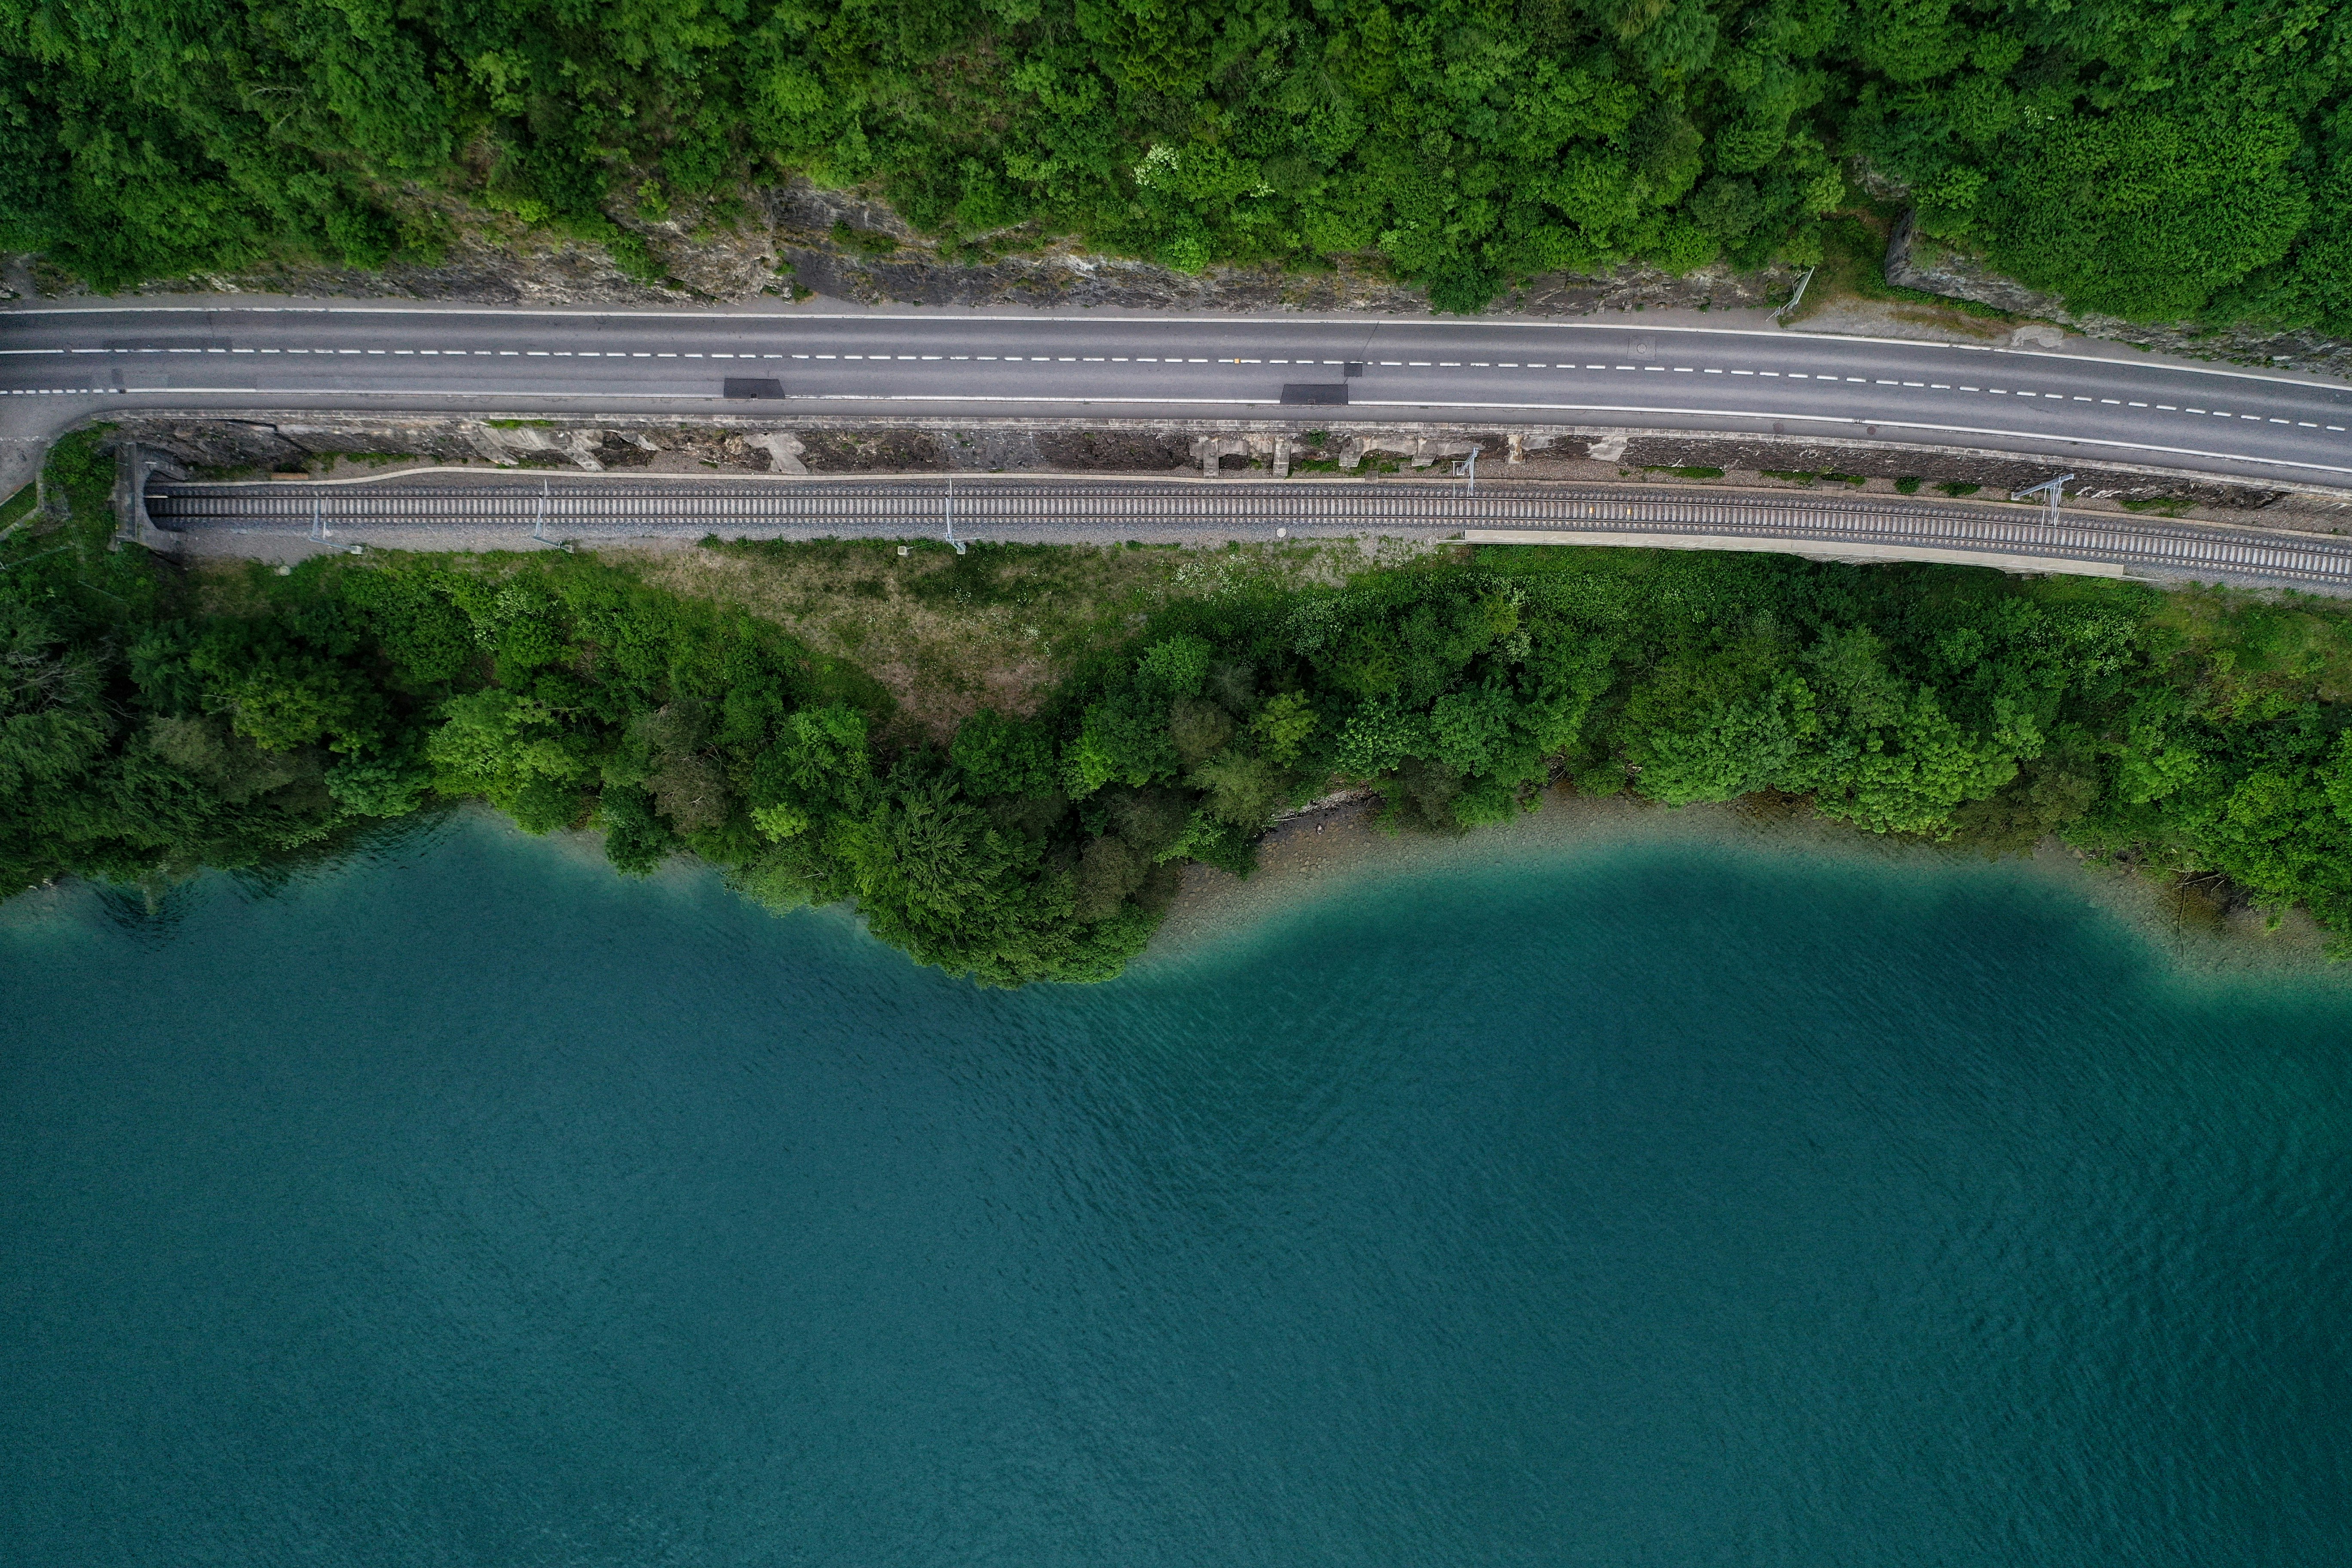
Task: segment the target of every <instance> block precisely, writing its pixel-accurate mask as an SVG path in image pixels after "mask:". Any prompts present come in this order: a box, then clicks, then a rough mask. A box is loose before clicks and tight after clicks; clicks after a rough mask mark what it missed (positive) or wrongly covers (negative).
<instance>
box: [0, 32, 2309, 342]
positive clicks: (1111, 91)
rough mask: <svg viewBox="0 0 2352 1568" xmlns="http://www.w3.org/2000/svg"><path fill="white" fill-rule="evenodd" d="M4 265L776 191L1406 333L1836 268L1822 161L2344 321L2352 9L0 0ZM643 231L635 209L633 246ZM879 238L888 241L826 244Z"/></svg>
mask: <svg viewBox="0 0 2352 1568" xmlns="http://www.w3.org/2000/svg"><path fill="white" fill-rule="evenodd" d="M0 20H4V21H5V26H0V58H5V59H6V61H7V68H6V69H5V70H0V246H6V247H18V248H25V249H32V250H37V251H41V252H45V253H46V254H47V257H48V258H50V260H51V261H52V262H53V263H54V264H55V265H57V266H58V267H61V268H66V269H67V270H68V271H70V272H72V273H76V274H79V276H81V277H83V278H85V279H89V281H90V282H92V283H93V284H95V285H97V286H99V287H100V288H106V287H112V286H115V285H119V284H122V283H126V282H130V281H133V280H136V279H142V278H150V277H157V276H162V275H165V274H178V273H187V272H191V271H212V270H218V269H222V268H236V267H240V266H246V265H250V264H253V263H256V262H260V261H264V260H268V259H272V258H322V259H325V260H329V261H333V262H340V263H345V264H349V265H352V266H355V267H376V266H380V265H382V264H383V263H385V262H387V261H390V260H394V259H408V260H431V259H433V258H436V257H437V256H439V255H440V254H441V253H442V252H443V251H444V250H445V249H446V247H447V246H448V245H449V243H450V242H451V240H452V238H453V237H455V236H456V235H457V233H458V232H459V231H460V230H462V229H465V228H467V227H469V226H472V227H476V228H479V227H480V226H479V225H478V224H477V223H475V222H474V221H473V219H474V218H475V217H478V216H480V215H483V214H488V213H497V214H501V215H504V216H503V218H502V220H501V221H505V222H510V223H512V224H517V225H521V226H527V227H530V228H536V229H541V230H544V231H549V232H553V233H562V234H569V235H572V236H576V237H581V238H583V239H588V240H593V241H595V242H598V243H601V244H603V245H604V246H606V247H609V248H610V250H611V252H612V254H613V255H614V257H615V258H617V259H619V260H620V261H621V263H622V264H623V265H624V266H625V267H626V268H629V269H630V270H632V271H634V272H635V274H636V275H638V276H639V277H641V278H644V279H647V280H649V281H654V280H659V279H661V278H662V277H663V275H664V272H665V265H664V262H663V259H662V251H661V247H662V244H663V243H664V241H663V238H662V237H663V235H664V234H665V233H666V232H670V231H671V230H673V229H674V228H675V227H677V226H679V225H685V226H702V227H705V228H709V229H723V228H726V227H728V226H730V225H731V224H733V223H734V222H736V221H737V219H738V218H739V217H740V216H741V215H742V213H743V212H744V211H745V210H746V204H747V203H748V202H750V201H751V199H752V198H753V195H754V193H755V192H756V190H757V189H758V188H759V187H760V186H761V185H765V184H773V183H775V182H778V181H780V180H782V179H784V178H787V177H789V176H791V175H794V174H804V175H806V176H807V177H809V178H810V179H812V180H814V181H815V182H816V183H817V184H821V185H824V186H829V187H839V188H848V187H858V188H862V189H866V190H871V191H874V192H877V193H878V194H880V195H884V196H886V197H887V199H888V201H889V202H890V203H891V204H892V205H894V206H895V207H896V208H897V209H898V211H899V212H900V213H901V214H903V215H905V216H906V217H907V218H908V220H909V221H910V222H912V223H913V224H914V225H915V226H917V227H918V228H919V229H921V230H922V231H924V232H926V233H927V234H929V235H931V236H934V237H938V238H939V239H940V241H941V242H942V243H943V245H944V246H945V247H947V248H948V249H949V250H950V253H951V254H954V255H957V256H960V257H964V258H981V257H983V256H985V255H987V254H989V253H991V252H992V251H993V250H997V249H1003V248H1007V247H1011V248H1020V247H1028V246H1034V245H1035V244H1037V243H1039V242H1040V241H1042V240H1043V239H1045V238H1047V237H1054V236H1058V235H1075V236H1079V237H1083V238H1084V239H1085V240H1087V242H1088V243H1090V244H1093V245H1096V246H1099V247H1105V248H1108V249H1109V250H1112V251H1116V252H1121V253H1125V254H1129V255H1135V256H1144V257H1151V258H1157V259H1159V260H1160V261H1162V262H1164V263H1166V264H1168V265H1170V266H1171V267H1175V268H1181V269H1183V270H1186V271H1196V270H1199V269H1201V268H1204V267H1207V266H1209V265H1210V264H1212V263H1215V262H1226V261H1235V262H1242V261H1273V262H1277V263H1281V264H1284V265H1287V266H1293V267H1300V268H1311V267H1316V266H1319V265H1326V264H1328V259H1329V258H1335V257H1339V256H1350V255H1352V256H1370V257H1377V258H1381V260H1382V261H1383V262H1384V263H1385V264H1386V265H1387V266H1389V267H1390V268H1392V269H1393V270H1394V271H1395V272H1396V273H1397V274H1399V275H1401V276H1402V277H1405V278H1408V279H1417V280H1421V281H1423V282H1426V283H1427V284H1428V286H1429V289H1430V295H1431V298H1432V300H1433V302H1434V303H1435V304H1436V305H1437V306H1438V307H1439V308H1440V309H1442V310H1476V309H1479V308H1480V307H1481V306H1483V305H1484V304H1486V302H1487V300H1490V299H1491V298H1492V297H1493V296H1494V295H1495V293H1496V291H1497V290H1498V289H1502V288H1504V287H1507V285H1508V284H1509V283H1510V282H1511V281H1512V280H1514V279H1519V278H1522V277H1526V276H1528V275H1532V274H1538V273H1544V272H1551V271H1557V270H1561V269H1568V270H1576V271H1587V270H1594V269H1601V268H1608V267H1610V266H1612V265H1613V264H1615V263H1617V262H1620V261H1622V260H1626V259H1629V258H1631V259H1639V260H1643V261H1648V262H1653V263H1655V264H1656V265H1658V266H1661V267H1664V268H1669V269H1673V270H1676V271H1681V270H1687V269H1689V268H1696V267H1699V266H1702V265H1705V264H1707V263H1709V262H1713V261H1717V260H1723V261H1727V262H1729V263H1730V264H1732V265H1735V266H1738V267H1741V268H1753V267H1756V266H1759V265H1761V264H1763V263H1765V262H1768V261H1770V260H1772V259H1774V258H1779V259H1782V260H1786V261H1790V262H1793V263H1796V264H1799V265H1810V264H1811V263H1814V262H1817V261H1821V260H1822V259H1823V258H1824V257H1831V258H1833V259H1834V258H1837V257H1839V256H1841V255H1843V254H1844V253H1845V252H1846V251H1850V250H1851V249H1852V243H1851V242H1852V239H1853V236H1851V235H1844V234H1842V233H1841V232H1840V231H1838V230H1836V229H1835V228H1834V227H1825V226H1824V220H1825V219H1826V218H1828V217H1830V216H1831V215H1835V214H1839V213H1841V212H1853V213H1855V214H1858V215H1859V216H1861V217H1865V218H1866V217H1867V216H1869V210H1870V209H1867V208H1866V207H1864V208H1857V207H1854V206H1853V205H1852V203H1853V198H1852V196H1851V195H1850V194H1849V191H1848V188H1847V184H1848V180H1847V176H1848V174H1850V173H1851V172H1852V170H1853V167H1854V162H1853V161H1854V160H1861V161H1863V162H1864V163H1866V164H1867V165H1868V166H1870V167H1871V168H1873V169H1874V170H1876V171H1877V172H1878V173H1879V174H1883V175H1885V176H1886V177H1889V178H1891V179H1893V180H1895V181H1896V182H1898V183H1900V184H1902V185H1903V186H1904V187H1906V188H1907V189H1908V190H1909V191H1910V192H1912V193H1913V194H1914V195H1916V200H1917V202H1918V205H1919V212H1920V224H1921V226H1922V228H1923V229H1924V230H1925V231H1926V232H1927V233H1928V234H1930V235H1934V236H1938V237H1945V238H1948V239H1956V240H1963V241H1966V242H1968V243H1969V244H1972V245H1976V246H1978V247H1981V248H1982V249H1984V250H1985V251H1986V252H1987V253H1988V255H1989V256H1990V259H1991V260H1992V261H1993V263H1994V264H1995V265H1997V266H1998V267H2000V268H2002V269H2003V270H2005V271H2007V272H2010V273H2011V274H2013V275H2014V276H2016V277H2018V278H2020V279H2023V280H2025V281H2026V282H2028V283H2032V284H2035V285H2038V286H2041V287H2044V288H2053V289H2060V290H2062V291H2063V292H2064V293H2065V294H2066V296H2067V297H2068V299H2069V300H2071V301H2072V302H2073V303H2074V305H2075V306H2076V307H2077V308H2081V309H2087V310H2104V311H2113V312H2116V313H2117V314H2120V315H2124V316H2126V317H2132V318H2136V319H2165V320H2171V319H2176V318H2194V317H2200V316H2201V317H2204V318H2206V319H2209V320H2221V319H2236V318H2256V319H2261V320H2264V321H2274V322H2280V323H2285V324H2295V325H2319V326H2325V327H2328V328H2330V329H2331V330H2335V331H2352V151H2347V149H2352V110H2347V85H2352V9H2347V7H2345V6H2341V5H2334V6H2330V5H2251V4H2246V5H2222V4H2218V3H2207V4H2190V5H2156V4H2153V3H2152V0H2074V3H2072V4H2065V5H2060V4H2053V3H2047V0H2000V3H1971V0H1315V3H1314V4H1311V5H1310V4H1304V3H1299V0H1275V3H1271V4H1267V3H1264V0H1248V3H1246V4H1245V3H1244V0H1192V3H1188V4H1155V3H1147V0H895V3H893V4H888V5H882V4H872V3H868V0H831V3H828V0H782V3H780V4H772V5H771V4H762V5H746V4H743V3H742V0H678V3H677V4H672V5H649V6H648V5H613V6H586V5H574V4H568V3H566V4H544V3H528V0H519V3H515V4H508V5H393V4H389V3H387V0H336V3H334V4H327V3H325V0H227V3H226V4H223V5H211V6H184V5H163V4H161V3H160V0H123V3H121V4H119V5H106V6H100V5H56V4H51V3H47V0H0ZM666 226H668V227H666ZM841 238H842V240H843V242H844V243H845V244H848V245H851V246H853V247H857V248H861V249H867V250H873V251H877V252H879V251H884V250H887V249H888V248H889V247H890V246H891V245H892V243H893V242H892V241H891V239H890V237H888V236H887V235H879V234H872V233H868V232H866V231H860V230H852V229H848V228H845V229H844V230H843V233H842V236H841Z"/></svg>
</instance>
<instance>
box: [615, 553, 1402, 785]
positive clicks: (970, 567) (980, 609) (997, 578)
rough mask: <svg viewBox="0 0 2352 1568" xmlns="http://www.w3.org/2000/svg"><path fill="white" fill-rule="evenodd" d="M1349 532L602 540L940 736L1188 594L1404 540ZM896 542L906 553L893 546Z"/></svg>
mask: <svg viewBox="0 0 2352 1568" xmlns="http://www.w3.org/2000/svg"><path fill="white" fill-rule="evenodd" d="M1381 549H1382V552H1383V553H1382V554H1381V557H1379V558H1378V559H1377V560H1376V559H1375V558H1374V557H1371V556H1368V555H1367V554H1366V553H1365V552H1364V551H1363V550H1362V549H1360V548H1359V547H1358V546H1357V545H1356V544H1355V543H1354V542H1351V541H1301V542H1296V543H1292V544H1286V545H1263V544H1252V545H1244V546H1240V547H1237V548H1235V547H1227V548H1219V549H1197V548H1181V547H1178V546H1173V545H1156V546H1150V547H1145V546H1140V545H1134V544H1129V545H1117V544H989V543H974V544H972V545H971V546H970V547H969V549H968V551H967V552H966V553H964V554H962V555H958V554H956V553H955V552H953V551H952V550H950V548H949V547H948V546H947V545H946V544H944V543H942V542H939V541H937V540H923V541H919V542H898V541H890V540H809V541H803V540H765V541H735V542H705V543H704V544H703V546H702V547H701V548H699V549H697V550H692V551H683V552H652V551H645V552H635V551H610V552H604V556H605V558H606V559H608V560H611V561H614V563H625V564H627V565H629V566H630V567H631V569H632V570H634V571H635V572H636V573H637V574H639V576H641V577H642V578H643V580H644V581H646V582H647V583H650V584H654V585H656V586H658V587H662V588H667V589H668V590H670V591H672V592H674V593H677V594H682V595H691V596H693V597H697V598H702V599H708V600H711V601H713V602H715V603H719V604H722V605H731V606H737V607H740V608H742V609H744V610H747V611H749V612H750V613H751V614H752V615H755V616H760V617H761V619H763V620H768V621H772V622H774V623H775V624H776V625H778V626H782V628H784V629H785V630H786V631H787V632H789V633H790V634H791V635H792V636H793V637H797V638H799V639H800V640H801V641H802V642H803V643H805V644H807V645H808V646H809V647H812V648H814V649H815V650H816V651H818V652H820V653H824V654H827V655H830V656H832V657H834V658H841V659H845V660H847V661H850V662H853V663H855V664H856V665H857V666H859V667H860V668H863V669H865V670H866V671H867V672H868V673H870V674H871V675H872V676H873V677H874V678H875V679H877V680H878V681H879V682H880V683H881V684H882V685H883V686H884V687H886V688H887V689H888V690H889V692H890V694H891V695H892V696H893V697H894V698H896V699H897V700H898V718H897V719H896V720H894V721H893V722H894V724H896V725H902V726H906V727H907V728H908V731H909V733H908V736H907V737H906V738H908V739H914V738H917V737H919V736H927V737H929V738H931V739H934V740H938V741H941V742H944V741H946V740H948V739H949V738H950V736H952V735H953V734H954V732H955V727H956V725H957V724H958V723H960V722H961V721H962V720H963V719H964V717H965V716H966V715H967V714H969V713H971V711H972V710H975V709H978V708H981V707H992V708H995V709H997V710H1000V711H1003V712H1006V713H1015V714H1027V713H1030V712H1032V711H1034V710H1035V709H1036V707H1037V705H1038V703H1039V702H1040V701H1042V700H1044V699H1045V695H1046V694H1047V693H1048V692H1050V691H1051V690H1052V689H1054V687H1055V684H1056V683H1057V682H1059V681H1060V680H1061V679H1062V678H1063V677H1064V676H1065V675H1066V674H1067V673H1068V672H1069V671H1070V669H1071V668H1073V667H1074V666H1075V665H1076V664H1077V662H1078V661H1079V660H1081V659H1083V658H1086V657H1087V655H1089V654H1092V653H1095V652H1097V651H1100V650H1102V649H1104V648H1108V647H1113V646H1116V645H1117V644H1118V643H1119V642H1120V641H1122V640H1124V639H1125V638H1127V637H1131V636H1132V635H1134V633H1135V632H1136V630H1137V629H1138V628H1139V627H1140V626H1142V625H1143V624H1144V622H1145V621H1146V620H1148V619H1149V618H1150V616H1152V615H1153V614H1154V613H1156V612H1158V611H1160V610H1161V609H1164V608H1166V607H1167V606H1168V605H1171V604H1174V603H1177V602H1179V601H1181V600H1185V599H1204V598H1213V597H1217V596H1219V595H1255V594H1261V593H1276V592H1283V591H1286V590H1289V589H1295V588H1298V587H1304V586H1307V585H1310V584H1334V583H1339V582H1342V581H1344V580H1345V579H1346V578H1347V577H1348V576H1349V575H1350V574H1354V573H1357V572H1360V571H1363V570H1365V569H1367V568H1368V567H1370V566H1372V565H1375V564H1379V563H1388V564H1394V563H1395V560H1392V559H1391V557H1394V558H1396V559H1402V558H1404V557H1406V556H1409V555H1411V554H1412V553H1414V552H1415V551H1414V549H1413V547H1412V546H1410V545H1403V544H1399V543H1397V542H1385V543H1384V544H1383V545H1382V546H1381ZM902 552H903V553H902Z"/></svg>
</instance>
